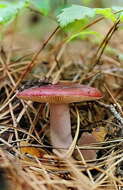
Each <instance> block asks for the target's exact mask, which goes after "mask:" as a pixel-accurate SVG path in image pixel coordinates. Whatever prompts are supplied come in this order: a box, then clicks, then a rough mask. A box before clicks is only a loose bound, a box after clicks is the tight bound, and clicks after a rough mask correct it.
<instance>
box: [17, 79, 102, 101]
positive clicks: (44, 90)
mask: <svg viewBox="0 0 123 190" xmlns="http://www.w3.org/2000/svg"><path fill="white" fill-rule="evenodd" d="M17 96H18V98H21V99H24V100H31V101H35V102H42V103H43V102H44V103H47V102H48V103H54V104H61V103H72V102H81V101H88V100H96V99H100V98H102V93H101V92H100V91H99V90H98V89H96V88H93V87H89V86H86V85H81V84H78V83H69V82H67V83H66V82H65V83H58V84H49V85H44V86H40V87H32V88H28V89H25V90H23V91H21V92H18V94H17Z"/></svg>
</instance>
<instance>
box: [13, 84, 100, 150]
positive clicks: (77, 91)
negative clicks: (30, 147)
mask: <svg viewBox="0 0 123 190" xmlns="http://www.w3.org/2000/svg"><path fill="white" fill-rule="evenodd" d="M17 96H18V97H19V98H21V99H23V100H31V101H35V102H42V103H49V106H50V137H51V143H52V145H53V147H54V148H55V147H57V148H59V149H60V151H61V149H68V148H69V146H70V145H71V143H72V135H71V121H70V111H69V103H73V102H81V101H89V100H96V99H100V98H101V97H102V94H101V92H100V91H99V90H98V89H96V88H93V87H89V86H86V85H81V84H78V83H71V82H62V83H61V82H60V83H57V84H48V85H44V86H40V87H31V88H28V89H25V90H23V91H21V92H18V94H17Z"/></svg>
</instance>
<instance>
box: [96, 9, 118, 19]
mask: <svg viewBox="0 0 123 190" xmlns="http://www.w3.org/2000/svg"><path fill="white" fill-rule="evenodd" d="M95 11H96V14H99V15H102V16H104V17H105V18H108V19H110V20H112V21H113V22H114V21H115V20H116V16H115V15H114V13H113V12H112V9H111V8H104V9H103V8H96V9H95Z"/></svg>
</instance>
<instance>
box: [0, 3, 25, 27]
mask: <svg viewBox="0 0 123 190" xmlns="http://www.w3.org/2000/svg"><path fill="white" fill-rule="evenodd" d="M27 4H28V1H27V0H21V1H19V2H14V3H13V2H11V3H10V2H7V1H1V2H0V24H6V23H8V22H10V21H12V20H13V19H14V18H15V17H16V15H17V13H18V12H19V11H20V10H21V9H22V8H24V7H26V6H27Z"/></svg>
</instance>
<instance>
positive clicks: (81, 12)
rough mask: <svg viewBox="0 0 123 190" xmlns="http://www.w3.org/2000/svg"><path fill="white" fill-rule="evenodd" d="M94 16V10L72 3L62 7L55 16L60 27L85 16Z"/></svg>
mask: <svg viewBox="0 0 123 190" xmlns="http://www.w3.org/2000/svg"><path fill="white" fill-rule="evenodd" d="M94 16H95V10H94V9H93V8H88V7H84V6H80V5H72V6H71V7H68V8H65V9H62V13H60V14H59V15H58V16H57V18H58V22H59V23H60V26H61V27H65V26H67V25H68V24H70V23H72V22H74V21H76V20H82V19H85V18H87V17H88V18H93V17H94Z"/></svg>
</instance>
